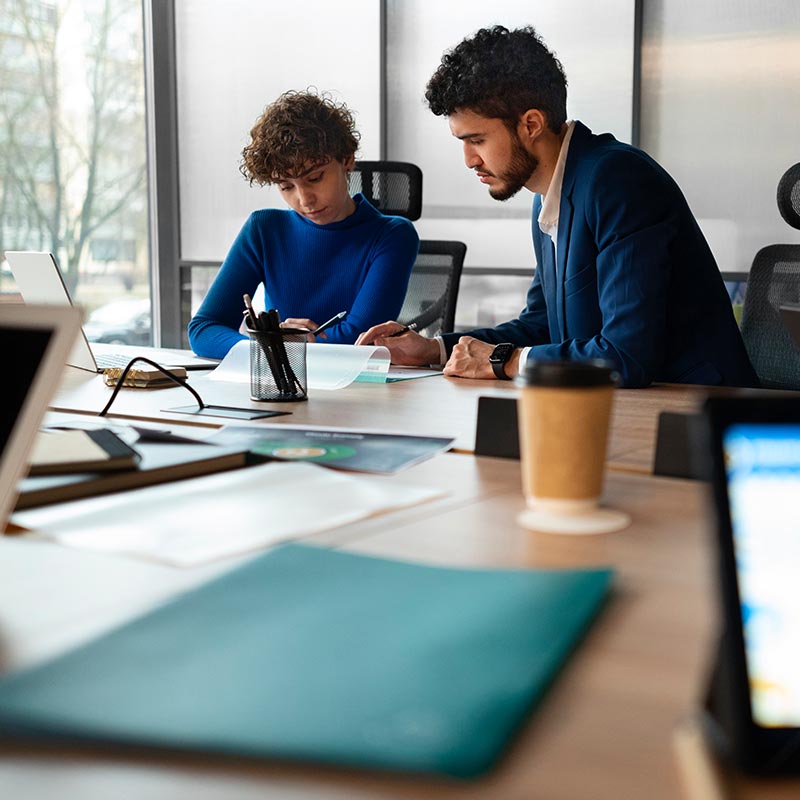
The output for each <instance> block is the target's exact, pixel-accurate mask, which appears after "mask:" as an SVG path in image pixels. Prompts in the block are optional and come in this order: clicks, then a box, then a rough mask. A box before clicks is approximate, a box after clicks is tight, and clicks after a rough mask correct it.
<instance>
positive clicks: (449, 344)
mask: <svg viewBox="0 0 800 800" xmlns="http://www.w3.org/2000/svg"><path fill="white" fill-rule="evenodd" d="M537 256H538V253H537ZM540 276H541V273H540V272H539V270H538V269H537V270H536V272H535V273H534V275H533V280H532V281H531V285H530V288H529V289H528V296H527V299H526V301H525V308H524V309H523V310H522V312H521V313H520V315H519V317H517V319H512V320H509V321H508V322H503V323H501V324H500V325H497V326H495V327H494V328H476V329H475V330H471V331H465V332H463V333H445V334H442V341H443V342H444V346H445V349H446V350H447V355H448V356H449V355H450V352H451V351H452V349H453V345H454V344H456V342H457V341H458V340H459V338H460V337H461V336H473V337H474V338H476V339H480V340H481V341H483V342H489V343H490V344H500V343H501V342H511V344H515V345H517V347H529V346H530V345H532V344H535V343H542V342H549V341H550V332H549V328H548V325H547V307H546V305H545V302H544V293H543V291H542V283H541V279H540Z"/></svg>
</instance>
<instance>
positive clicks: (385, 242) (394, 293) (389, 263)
mask: <svg viewBox="0 0 800 800" xmlns="http://www.w3.org/2000/svg"><path fill="white" fill-rule="evenodd" d="M418 249H419V236H418V235H417V231H416V229H415V228H414V226H413V225H412V224H411V222H409V221H408V220H405V219H401V218H397V219H394V220H392V224H391V225H387V229H386V232H385V233H384V234H383V235H382V236H381V237H380V239H379V240H378V242H377V243H376V245H375V246H374V248H373V251H372V252H371V253H370V264H369V269H368V270H367V274H366V277H365V279H364V281H363V283H362V284H361V287H360V289H359V290H358V294H357V295H356V298H355V301H354V302H353V304H352V306H351V308H350V309H349V313H348V315H347V316H346V317H345V319H343V320H342V321H341V322H340V323H338V324H337V325H333V326H332V327H330V328H329V329H328V330H327V331H326V333H327V334H328V337H327V339H326V340H325V341H328V342H331V343H333V344H352V343H353V342H355V340H356V339H357V338H358V335H359V334H360V333H361V332H362V331H365V330H368V329H369V328H371V327H372V326H373V325H378V324H380V323H381V322H385V321H386V320H387V319H395V318H396V317H397V315H398V314H399V313H400V309H401V308H402V307H403V301H404V300H405V296H406V291H407V289H408V280H409V277H410V276H411V269H412V267H413V266H414V261H415V260H416V257H417V251H418ZM316 322H318V323H322V322H324V320H316Z"/></svg>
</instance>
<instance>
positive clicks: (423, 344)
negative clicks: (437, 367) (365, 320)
mask: <svg viewBox="0 0 800 800" xmlns="http://www.w3.org/2000/svg"><path fill="white" fill-rule="evenodd" d="M356 344H374V345H378V346H379V347H381V346H382V347H385V348H387V349H388V350H389V353H390V354H391V356H392V364H397V365H398V366H404V367H421V366H425V365H427V364H437V363H438V362H439V357H440V356H439V344H438V342H437V341H436V340H435V339H428V338H426V337H425V336H420V335H419V334H418V333H417V332H416V331H413V330H409V329H406V326H404V325H401V324H400V323H399V322H383V323H381V324H380V325H374V326H373V327H372V328H370V329H369V330H368V331H364V333H362V334H361V335H360V336H359V337H358V339H356Z"/></svg>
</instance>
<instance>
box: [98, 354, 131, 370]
mask: <svg viewBox="0 0 800 800" xmlns="http://www.w3.org/2000/svg"><path fill="white" fill-rule="evenodd" d="M94 360H95V361H96V362H97V367H98V369H109V368H110V367H127V366H128V364H130V363H131V361H132V360H133V356H123V355H120V354H118V353H103V355H98V354H97V353H95V354H94Z"/></svg>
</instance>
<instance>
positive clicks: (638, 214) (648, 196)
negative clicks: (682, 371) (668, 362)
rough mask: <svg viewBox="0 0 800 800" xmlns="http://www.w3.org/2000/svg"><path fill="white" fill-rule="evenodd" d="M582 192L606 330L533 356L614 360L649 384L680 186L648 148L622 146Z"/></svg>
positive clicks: (660, 350)
mask: <svg viewBox="0 0 800 800" xmlns="http://www.w3.org/2000/svg"><path fill="white" fill-rule="evenodd" d="M584 191H585V195H586V197H587V201H586V205H585V209H586V211H585V214H586V220H585V221H586V224H587V226H588V227H589V229H590V231H591V232H592V234H593V236H594V241H595V243H596V247H597V257H596V272H597V290H598V299H599V304H600V312H601V315H602V329H601V331H600V333H599V334H598V335H596V336H593V337H591V338H588V339H567V340H566V341H564V342H561V343H560V344H546V345H538V346H534V347H533V348H531V350H530V353H529V355H528V358H529V359H547V360H554V359H588V358H603V359H607V360H609V361H611V362H612V363H614V364H615V366H616V367H617V369H618V370H619V373H620V377H621V380H622V383H623V385H624V386H628V387H638V386H647V385H648V384H650V383H651V382H652V381H653V379H654V378H655V375H656V373H657V370H658V368H659V365H660V364H661V363H662V361H663V358H664V352H665V346H666V335H667V334H666V327H667V325H666V323H667V318H666V314H667V301H666V297H667V294H668V287H669V279H670V249H671V243H672V242H673V241H674V237H675V235H676V232H677V228H678V224H677V219H676V202H675V199H676V198H675V194H674V193H675V192H676V191H677V190H676V189H675V188H674V185H671V184H669V183H667V182H666V181H665V180H664V178H663V177H662V176H661V175H660V174H659V173H658V171H657V170H656V169H654V167H653V166H652V164H651V163H650V162H649V161H648V160H647V159H646V157H645V156H644V155H642V154H635V153H630V152H629V151H628V152H620V151H616V152H613V153H610V154H608V155H607V156H605V157H604V158H603V159H601V160H600V161H599V162H598V164H597V165H596V166H595V169H594V170H593V173H592V176H591V179H590V181H589V184H588V185H587V186H586V187H585V190H584ZM575 224H577V221H576V223H575ZM569 302H570V300H569V297H567V298H566V303H567V304H569Z"/></svg>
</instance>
